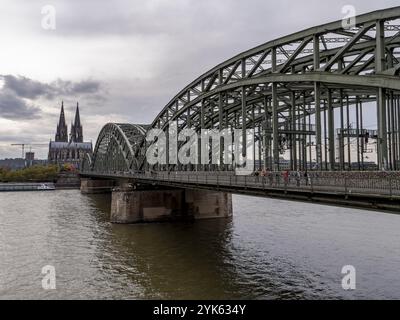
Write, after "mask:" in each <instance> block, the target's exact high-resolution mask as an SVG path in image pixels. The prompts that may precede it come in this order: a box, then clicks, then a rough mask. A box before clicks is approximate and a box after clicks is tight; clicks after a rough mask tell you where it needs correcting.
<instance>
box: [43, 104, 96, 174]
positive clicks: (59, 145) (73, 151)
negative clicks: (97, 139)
mask: <svg viewBox="0 0 400 320" xmlns="http://www.w3.org/2000/svg"><path fill="white" fill-rule="evenodd" d="M92 152H93V147H92V142H84V141H83V127H82V124H81V119H80V115H79V104H77V105H76V113H75V120H74V123H72V124H71V133H70V135H69V137H68V126H67V124H66V122H65V114H64V102H62V103H61V113H60V120H59V122H58V125H57V132H56V135H55V141H50V144H49V157H48V160H49V163H52V164H59V165H62V164H72V165H73V166H74V167H75V168H79V166H80V163H81V161H82V159H83V157H84V156H85V154H86V153H90V154H91V153H92Z"/></svg>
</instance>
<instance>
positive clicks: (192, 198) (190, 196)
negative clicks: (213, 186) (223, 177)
mask: <svg viewBox="0 0 400 320" xmlns="http://www.w3.org/2000/svg"><path fill="white" fill-rule="evenodd" d="M231 216H232V196H231V194H228V193H223V192H213V191H203V190H184V189H175V190H174V189H168V190H131V189H125V188H120V189H114V190H113V193H112V200H111V222H113V223H138V222H161V221H176V220H199V219H216V218H228V217H231Z"/></svg>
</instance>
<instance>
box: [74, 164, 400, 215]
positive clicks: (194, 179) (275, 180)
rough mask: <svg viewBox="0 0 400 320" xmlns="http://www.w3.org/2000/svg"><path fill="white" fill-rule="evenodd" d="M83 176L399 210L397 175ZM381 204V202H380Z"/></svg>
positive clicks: (183, 174)
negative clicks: (286, 176) (375, 176)
mask: <svg viewBox="0 0 400 320" xmlns="http://www.w3.org/2000/svg"><path fill="white" fill-rule="evenodd" d="M81 175H82V176H84V177H92V178H108V179H129V180H131V181H134V182H138V183H144V184H152V185H164V186H169V187H177V188H192V189H208V190H218V191H224V192H231V193H237V194H247V195H256V196H264V197H276V198H285V199H291V200H312V201H320V202H328V203H329V202H332V203H335V204H352V205H356V206H364V207H371V206H372V207H374V206H375V205H376V207H377V208H385V209H390V210H395V211H398V210H399V209H400V207H399V204H400V177H397V176H394V177H387V178H385V179H383V178H381V177H379V178H370V177H369V178H367V174H366V177H364V178H357V177H349V176H348V175H346V174H345V175H344V176H340V173H338V174H337V175H336V177H334V178H332V177H324V176H318V174H315V173H314V174H310V175H309V177H301V178H298V179H296V178H294V177H290V178H289V179H286V180H285V179H284V177H283V176H282V175H281V174H279V173H277V174H270V175H269V176H265V177H262V176H238V175H234V174H229V173H227V172H220V173H217V172H188V173H184V172H170V173H168V172H152V173H150V172H146V173H123V172H114V173H93V172H90V173H84V172H83V173H82V174H81ZM381 203H384V205H380V204H381ZM392 206H393V207H392Z"/></svg>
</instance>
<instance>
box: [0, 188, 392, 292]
mask: <svg viewBox="0 0 400 320" xmlns="http://www.w3.org/2000/svg"><path fill="white" fill-rule="evenodd" d="M233 199H234V217H233V219H229V220H209V221H196V222H194V223H189V222H185V223H162V224H140V225H113V224H110V223H109V221H108V215H109V210H110V207H109V205H110V198H109V196H107V195H90V196H87V195H81V194H80V192H79V191H78V190H68V191H62V190H60V191H55V192H26V193H25V192H24V193H22V192H21V193H18V192H16V193H0V249H1V251H0V299H149V298H161V299H242V298H246V299H319V298H323V299H361V298H371V299H384V298H394V299H398V298H400V215H399V216H398V215H394V214H388V213H382V212H374V211H366V210H357V209H350V208H342V207H331V206H322V205H316V204H309V203H301V202H287V201H280V200H272V199H262V198H253V197H245V196H234V198H233ZM46 265H51V266H54V268H55V270H56V289H55V290H44V289H43V288H42V279H43V277H44V275H42V273H41V271H42V268H43V267H44V266H46ZM344 265H353V266H354V267H355V268H356V290H353V291H345V290H343V288H342V285H341V283H342V277H343V276H344V275H342V274H341V271H342V267H343V266H344Z"/></svg>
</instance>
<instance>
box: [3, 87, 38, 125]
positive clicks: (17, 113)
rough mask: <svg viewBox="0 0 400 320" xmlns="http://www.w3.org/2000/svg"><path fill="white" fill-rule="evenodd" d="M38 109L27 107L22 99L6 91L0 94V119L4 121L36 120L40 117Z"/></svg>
mask: <svg viewBox="0 0 400 320" xmlns="http://www.w3.org/2000/svg"><path fill="white" fill-rule="evenodd" d="M40 113H41V111H40V109H39V108H38V107H35V106H31V105H28V104H27V103H26V102H25V100H24V99H21V98H19V97H17V96H15V95H14V94H13V93H12V92H10V91H8V90H2V91H1V92H0V117H2V118H6V119H15V120H21V119H37V118H39V117H40Z"/></svg>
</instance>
